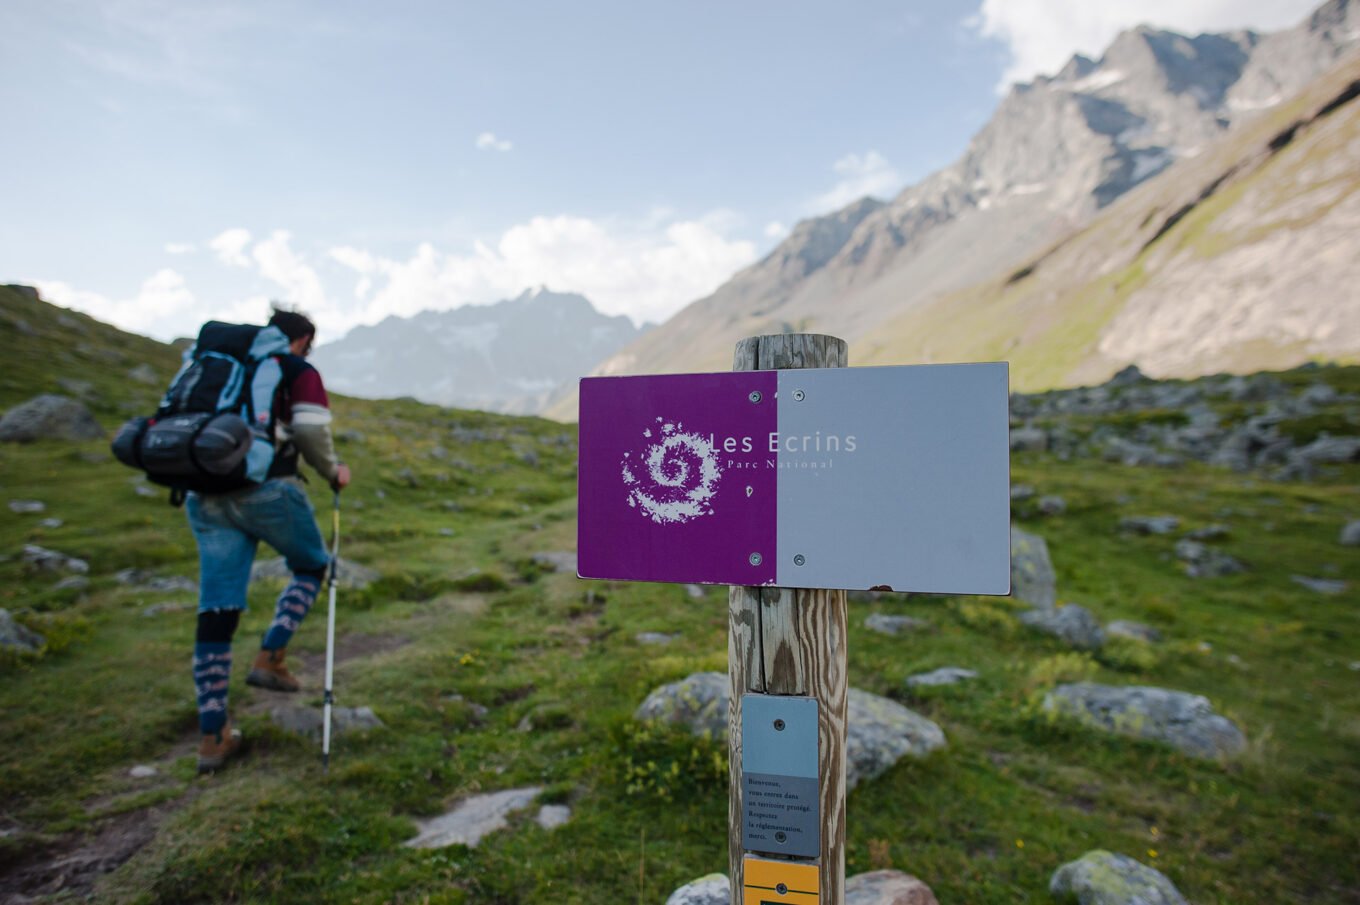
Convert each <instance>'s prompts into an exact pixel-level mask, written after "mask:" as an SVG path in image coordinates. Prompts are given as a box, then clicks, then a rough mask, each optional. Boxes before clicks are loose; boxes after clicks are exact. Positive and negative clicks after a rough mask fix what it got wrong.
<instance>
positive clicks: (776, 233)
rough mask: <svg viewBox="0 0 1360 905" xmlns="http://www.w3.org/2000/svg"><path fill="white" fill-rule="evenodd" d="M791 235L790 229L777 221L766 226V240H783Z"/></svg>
mask: <svg viewBox="0 0 1360 905" xmlns="http://www.w3.org/2000/svg"><path fill="white" fill-rule="evenodd" d="M788 234H789V228H788V227H787V226H785V225H784V224H782V223H780V222H778V221H777V220H776V221H772V222H770V223H766V224H765V238H767V239H782V238H784V237H785V236H787V235H788Z"/></svg>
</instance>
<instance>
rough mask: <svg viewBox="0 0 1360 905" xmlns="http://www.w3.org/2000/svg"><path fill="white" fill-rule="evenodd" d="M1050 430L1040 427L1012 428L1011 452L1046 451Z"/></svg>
mask: <svg viewBox="0 0 1360 905" xmlns="http://www.w3.org/2000/svg"><path fill="white" fill-rule="evenodd" d="M1047 449H1048V431H1046V430H1044V429H1043V428H1040V427H1014V428H1011V452H1045V451H1046V450H1047Z"/></svg>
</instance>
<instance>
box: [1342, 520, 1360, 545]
mask: <svg viewBox="0 0 1360 905" xmlns="http://www.w3.org/2000/svg"><path fill="white" fill-rule="evenodd" d="M1338 541H1339V542H1340V544H1341V545H1342V546H1343V547H1360V519H1356V520H1355V521H1353V522H1347V523H1346V526H1345V527H1344V528H1342V529H1341V537H1340V538H1338Z"/></svg>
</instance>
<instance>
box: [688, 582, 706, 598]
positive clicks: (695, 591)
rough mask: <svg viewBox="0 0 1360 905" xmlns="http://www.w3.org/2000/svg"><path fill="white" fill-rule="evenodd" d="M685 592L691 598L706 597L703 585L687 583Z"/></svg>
mask: <svg viewBox="0 0 1360 905" xmlns="http://www.w3.org/2000/svg"><path fill="white" fill-rule="evenodd" d="M685 594H687V595H688V596H689V599H690V600H703V599H704V588H703V585H697V584H687V585H685Z"/></svg>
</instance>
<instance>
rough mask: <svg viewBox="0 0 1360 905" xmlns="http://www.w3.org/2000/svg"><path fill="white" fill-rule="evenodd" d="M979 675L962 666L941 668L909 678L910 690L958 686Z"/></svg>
mask: <svg viewBox="0 0 1360 905" xmlns="http://www.w3.org/2000/svg"><path fill="white" fill-rule="evenodd" d="M976 678H977V673H976V672H975V671H973V670H971V669H964V668H963V667H961V666H941V667H940V668H939V669H935V670H931V671H930V672H923V673H918V674H916V675H914V676H908V677H907V687H908V688H933V687H935V686H937V685H957V684H958V683H960V682H963V681H965V680H967V679H976Z"/></svg>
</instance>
